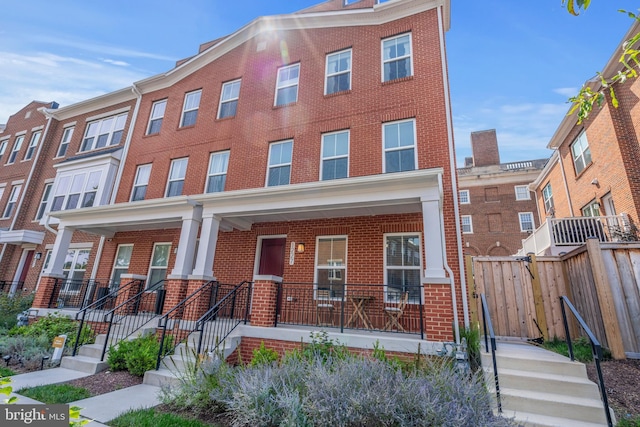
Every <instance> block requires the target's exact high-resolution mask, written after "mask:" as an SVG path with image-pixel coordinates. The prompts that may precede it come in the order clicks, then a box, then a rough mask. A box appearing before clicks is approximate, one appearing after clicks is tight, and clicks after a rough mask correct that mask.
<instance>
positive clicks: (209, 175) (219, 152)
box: [203, 150, 231, 193]
mask: <svg viewBox="0 0 640 427" xmlns="http://www.w3.org/2000/svg"><path fill="white" fill-rule="evenodd" d="M223 154H227V164H226V167H225V169H224V173H222V172H214V173H211V163H212V162H213V158H214V157H215V156H220V155H223ZM230 158H231V150H222V151H214V152H213V153H210V154H209V165H208V166H207V176H206V178H205V180H204V191H203V193H210V192H209V191H207V190H208V189H209V178H211V177H212V176H222V175H225V185H226V175H227V173H228V171H229V159H230ZM221 191H224V187H223V188H222V190H221ZM211 193H219V191H211Z"/></svg>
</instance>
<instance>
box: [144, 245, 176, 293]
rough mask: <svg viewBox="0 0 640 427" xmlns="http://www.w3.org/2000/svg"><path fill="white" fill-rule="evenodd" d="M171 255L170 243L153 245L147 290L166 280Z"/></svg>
mask: <svg viewBox="0 0 640 427" xmlns="http://www.w3.org/2000/svg"><path fill="white" fill-rule="evenodd" d="M170 254H171V243H170V242H169V243H167V242H162V243H154V244H153V254H152V255H151V263H150V264H149V274H147V288H150V287H151V286H153V285H155V284H156V283H158V282H159V281H161V280H164V279H166V277H167V268H169V255H170Z"/></svg>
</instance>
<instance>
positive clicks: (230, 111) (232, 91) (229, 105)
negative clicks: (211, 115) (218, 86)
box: [218, 80, 241, 119]
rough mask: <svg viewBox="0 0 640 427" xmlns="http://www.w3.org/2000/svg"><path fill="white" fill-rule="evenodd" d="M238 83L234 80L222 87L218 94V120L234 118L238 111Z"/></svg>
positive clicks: (238, 81)
mask: <svg viewBox="0 0 640 427" xmlns="http://www.w3.org/2000/svg"><path fill="white" fill-rule="evenodd" d="M240 82H241V80H234V81H232V82H227V83H225V84H223V85H222V93H221V94H220V105H219V106H218V118H219V119H224V118H225V117H235V115H236V110H237V109H238V99H239V98H240Z"/></svg>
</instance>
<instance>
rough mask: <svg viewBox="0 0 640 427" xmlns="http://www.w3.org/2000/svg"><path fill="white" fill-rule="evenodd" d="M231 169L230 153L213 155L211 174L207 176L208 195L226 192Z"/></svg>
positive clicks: (210, 162)
mask: <svg viewBox="0 0 640 427" xmlns="http://www.w3.org/2000/svg"><path fill="white" fill-rule="evenodd" d="M228 167H229V152H228V151H222V152H219V153H211V158H210V159H209V173H208V174H207V190H206V191H207V193H218V192H220V191H224V184H225V182H226V181H227V168H228Z"/></svg>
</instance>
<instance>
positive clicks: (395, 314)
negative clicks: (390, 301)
mask: <svg viewBox="0 0 640 427" xmlns="http://www.w3.org/2000/svg"><path fill="white" fill-rule="evenodd" d="M408 301H409V292H403V293H402V296H401V298H400V301H398V304H397V305H385V306H384V314H385V315H386V316H387V324H386V325H385V327H384V330H385V331H389V330H392V329H394V328H395V329H396V330H397V331H402V332H404V331H405V330H404V328H403V327H402V325H401V324H400V319H401V318H402V315H403V314H404V309H405V308H406V307H407V302H408Z"/></svg>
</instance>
